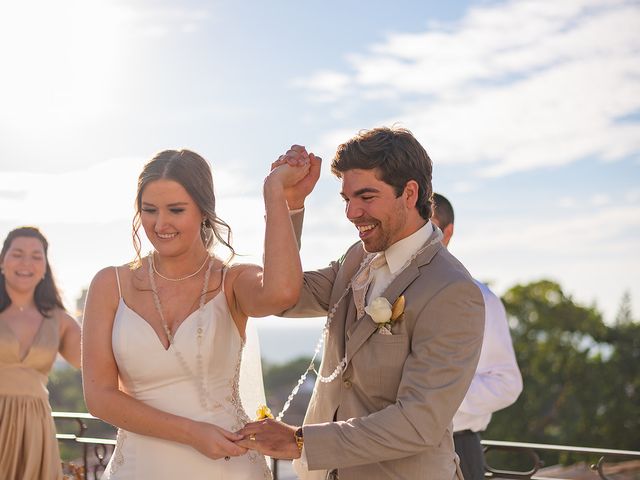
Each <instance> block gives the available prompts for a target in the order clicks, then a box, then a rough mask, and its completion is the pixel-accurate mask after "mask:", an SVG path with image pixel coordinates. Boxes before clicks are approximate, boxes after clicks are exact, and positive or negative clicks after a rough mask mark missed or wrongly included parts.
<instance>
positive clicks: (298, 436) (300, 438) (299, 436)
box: [293, 427, 304, 452]
mask: <svg viewBox="0 0 640 480" xmlns="http://www.w3.org/2000/svg"><path fill="white" fill-rule="evenodd" d="M293 438H295V439H296V445H297V446H298V450H299V451H300V452H302V447H303V446H304V436H303V434H302V427H300V428H298V429H297V430H296V431H295V433H294V434H293Z"/></svg>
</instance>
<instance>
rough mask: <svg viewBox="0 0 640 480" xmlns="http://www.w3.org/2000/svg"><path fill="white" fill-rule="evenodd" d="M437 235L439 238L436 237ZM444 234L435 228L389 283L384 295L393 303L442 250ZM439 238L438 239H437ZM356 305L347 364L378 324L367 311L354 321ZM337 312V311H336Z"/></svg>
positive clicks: (351, 314)
mask: <svg viewBox="0 0 640 480" xmlns="http://www.w3.org/2000/svg"><path fill="white" fill-rule="evenodd" d="M436 236H437V238H436ZM441 236H442V234H441V233H440V230H438V229H437V228H436V229H435V231H434V233H433V234H432V235H431V237H429V240H428V241H427V247H426V248H425V249H424V250H423V251H422V252H420V253H419V254H418V256H417V257H416V258H415V260H414V261H413V262H411V263H410V264H409V266H408V267H407V268H405V269H404V270H403V271H402V272H400V274H399V275H398V276H397V277H396V278H395V279H394V280H393V282H391V283H390V284H389V286H388V287H387V288H386V290H385V291H384V292H383V296H384V297H385V298H386V299H387V300H388V301H389V303H390V304H391V305H393V303H394V302H395V301H396V300H397V299H398V297H399V296H400V295H401V294H402V292H404V291H405V290H406V289H407V288H408V287H409V285H411V284H412V283H413V282H414V281H415V279H416V278H418V276H419V275H420V267H422V266H424V265H427V264H428V263H429V262H431V260H432V259H433V257H434V256H435V255H436V253H438V252H439V251H440V249H441V248H443V247H442V244H441V243H440V241H439V240H440V238H441ZM436 240H437V241H436ZM349 304H350V305H352V304H353V301H351V302H349ZM355 310H356V309H355V307H353V308H351V307H350V308H349V310H348V314H349V315H350V319H349V320H350V321H348V322H347V325H349V323H350V322H353V323H352V324H351V325H350V328H349V330H348V331H347V335H346V337H347V338H346V345H345V351H346V358H347V365H348V364H349V362H350V361H351V359H352V358H353V356H354V355H355V353H356V352H357V351H358V350H359V349H360V347H362V345H363V344H364V343H365V342H366V341H367V339H368V338H369V337H370V336H371V335H372V334H373V333H374V332H375V331H376V330H377V328H378V326H377V325H376V323H375V322H374V321H373V319H372V318H371V316H370V315H369V314H367V313H365V315H364V317H362V319H360V320H358V321H354V319H355V315H356V313H355ZM336 313H337V312H336Z"/></svg>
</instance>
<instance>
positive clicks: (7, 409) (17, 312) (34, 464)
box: [0, 227, 80, 480]
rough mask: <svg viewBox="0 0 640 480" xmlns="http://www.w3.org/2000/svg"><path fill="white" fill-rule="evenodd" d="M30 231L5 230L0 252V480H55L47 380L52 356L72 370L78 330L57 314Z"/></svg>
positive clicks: (40, 245)
mask: <svg viewBox="0 0 640 480" xmlns="http://www.w3.org/2000/svg"><path fill="white" fill-rule="evenodd" d="M48 247H49V244H48V242H47V240H46V238H45V237H44V235H42V233H40V231H39V230H38V229H37V228H35V227H21V228H16V229H15V230H12V231H11V232H9V235H7V238H6V239H5V240H4V244H3V246H2V251H1V252H0V474H1V476H2V479H3V480H18V479H20V480H50V479H62V469H61V464H60V454H59V452H58V443H57V441H56V437H55V425H54V423H53V419H52V417H51V407H50V406H49V392H48V391H47V387H46V385H47V375H48V374H49V371H50V370H51V367H52V365H53V362H54V361H55V359H56V355H57V354H58V353H60V354H62V356H63V357H64V358H65V359H66V360H67V361H68V362H69V363H70V364H71V365H73V366H74V367H76V368H80V326H79V325H78V323H77V322H76V321H75V320H74V319H73V318H72V317H71V316H70V315H69V314H68V313H67V312H66V311H65V309H64V306H63V305H62V300H61V299H60V293H59V292H58V288H57V287H56V283H55V281H54V278H53V274H52V272H51V266H50V265H49V260H48V258H47V250H48Z"/></svg>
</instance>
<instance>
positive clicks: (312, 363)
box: [276, 255, 372, 421]
mask: <svg viewBox="0 0 640 480" xmlns="http://www.w3.org/2000/svg"><path fill="white" fill-rule="evenodd" d="M370 258H372V255H368V256H367V257H365V258H364V259H363V260H362V263H361V264H360V268H358V273H360V271H361V270H362V269H363V268H364V266H365V265H366V264H367V263H368V262H369V261H370ZM355 276H357V275H354V277H355ZM349 290H351V282H349V284H348V285H347V288H346V289H345V290H344V292H343V293H342V295H340V298H338V300H337V301H336V302H335V303H334V304H333V307H331V310H330V311H329V314H328V315H327V321H326V322H325V324H324V328H323V329H322V333H321V334H320V338H318V342H317V343H316V349H315V351H314V352H313V357H312V358H311V361H310V362H309V366H308V367H307V369H306V370H305V371H304V373H303V374H302V375H301V376H300V378H299V379H298V383H296V386H295V387H293V390H291V393H290V394H289V396H288V397H287V401H286V402H285V403H284V405H283V407H282V410H280V413H278V415H277V416H276V420H277V421H280V420H282V417H283V416H284V414H285V412H286V411H287V410H288V409H289V406H290V405H291V401H292V400H293V397H295V396H296V395H297V393H298V391H299V390H300V387H301V386H302V384H303V383H304V381H305V380H306V379H307V375H308V374H309V372H313V373H315V374H316V376H317V377H318V380H320V381H321V382H322V383H331V382H333V381H334V380H335V379H336V378H338V375H340V374H341V373H342V371H343V370H344V367H345V366H346V365H347V356H346V355H345V356H344V357H342V360H340V363H338V365H337V366H336V368H335V369H334V370H333V372H332V373H331V375H329V376H327V377H324V376H322V375H321V374H320V372H318V371H317V370H316V365H315V360H316V357H317V356H318V354H319V353H320V350H321V349H322V345H323V343H324V339H325V337H326V336H328V335H329V326H331V322H332V321H333V316H334V315H335V313H336V310H337V309H338V305H340V302H341V301H342V299H344V297H346V296H347V293H349Z"/></svg>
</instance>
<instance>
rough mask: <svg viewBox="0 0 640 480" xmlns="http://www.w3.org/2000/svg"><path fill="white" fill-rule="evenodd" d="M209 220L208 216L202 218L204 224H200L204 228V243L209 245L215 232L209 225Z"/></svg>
mask: <svg viewBox="0 0 640 480" xmlns="http://www.w3.org/2000/svg"><path fill="white" fill-rule="evenodd" d="M208 223H209V222H208V221H207V219H206V218H203V219H202V224H201V225H200V229H201V230H202V239H203V240H204V244H205V245H207V244H208V243H209V242H210V241H211V236H212V235H213V232H212V231H211V228H210V227H209V225H208Z"/></svg>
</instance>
